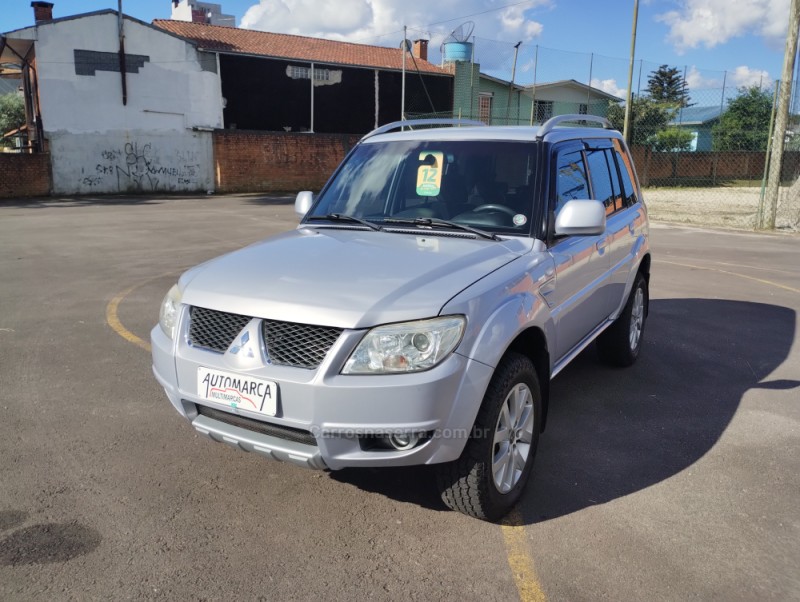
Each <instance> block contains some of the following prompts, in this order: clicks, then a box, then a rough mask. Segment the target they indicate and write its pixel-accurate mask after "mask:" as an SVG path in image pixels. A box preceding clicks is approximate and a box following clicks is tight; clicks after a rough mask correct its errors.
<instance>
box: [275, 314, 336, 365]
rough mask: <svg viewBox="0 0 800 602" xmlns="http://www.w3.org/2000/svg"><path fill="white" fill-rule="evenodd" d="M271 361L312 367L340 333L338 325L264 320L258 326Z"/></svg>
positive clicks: (278, 363) (320, 361) (322, 357)
mask: <svg viewBox="0 0 800 602" xmlns="http://www.w3.org/2000/svg"><path fill="white" fill-rule="evenodd" d="M261 331H262V334H263V336H264V342H265V343H266V345H267V355H268V356H269V359H270V362H271V363H272V364H277V365H280V366H294V367H296V368H307V369H314V368H316V367H317V366H319V365H320V364H321V363H322V360H324V359H325V355H326V354H327V353H328V351H329V350H330V348H331V347H332V346H333V344H334V343H335V342H336V340H337V339H338V338H339V335H340V334H342V329H341V328H330V327H328V326H311V325H308V324H295V323H293V322H277V321H275V320H264V321H263V323H262V326H261Z"/></svg>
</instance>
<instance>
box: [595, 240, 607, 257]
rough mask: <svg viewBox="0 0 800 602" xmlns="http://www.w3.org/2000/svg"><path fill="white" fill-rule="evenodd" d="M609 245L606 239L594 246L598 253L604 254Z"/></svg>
mask: <svg viewBox="0 0 800 602" xmlns="http://www.w3.org/2000/svg"><path fill="white" fill-rule="evenodd" d="M607 244H608V241H607V240H606V239H605V238H604V239H603V240H601V241H598V242H597V243H596V244H595V245H594V246H595V248H596V249H597V250H598V251H600V252H601V253H602V252H603V251H604V250H605V248H606V245H607Z"/></svg>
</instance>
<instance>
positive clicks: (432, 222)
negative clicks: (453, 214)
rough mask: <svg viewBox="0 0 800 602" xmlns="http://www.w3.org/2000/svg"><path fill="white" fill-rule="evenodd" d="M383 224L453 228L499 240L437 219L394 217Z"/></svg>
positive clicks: (479, 231)
mask: <svg viewBox="0 0 800 602" xmlns="http://www.w3.org/2000/svg"><path fill="white" fill-rule="evenodd" d="M383 222H384V223H386V224H412V225H414V226H428V227H432V226H445V227H446V228H453V229H454V230H463V231H464V232H471V233H472V234H476V235H477V236H480V237H481V238H488V239H489V240H501V239H500V237H499V236H497V234H492V233H491V232H486V230H480V229H478V228H473V227H472V226H467V225H465V224H459V223H458V222H451V221H450V220H446V219H439V218H436V217H415V218H414V219H399V218H396V217H389V218H386V219H385V220H383Z"/></svg>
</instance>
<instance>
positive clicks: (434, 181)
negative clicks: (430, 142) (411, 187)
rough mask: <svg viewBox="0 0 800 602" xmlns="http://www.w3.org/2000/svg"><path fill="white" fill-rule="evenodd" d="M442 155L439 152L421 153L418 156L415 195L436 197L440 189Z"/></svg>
mask: <svg viewBox="0 0 800 602" xmlns="http://www.w3.org/2000/svg"><path fill="white" fill-rule="evenodd" d="M443 160H444V153H442V152H441V151H422V152H421V153H420V154H419V162H420V166H419V168H418V169H417V194H418V195H419V196H436V195H438V194H439V191H440V190H441V189H442V167H443V165H442V163H443Z"/></svg>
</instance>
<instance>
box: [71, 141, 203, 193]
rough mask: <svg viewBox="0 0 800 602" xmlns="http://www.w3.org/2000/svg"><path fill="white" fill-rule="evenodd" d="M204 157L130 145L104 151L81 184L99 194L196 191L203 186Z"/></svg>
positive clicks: (149, 145)
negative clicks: (201, 162)
mask: <svg viewBox="0 0 800 602" xmlns="http://www.w3.org/2000/svg"><path fill="white" fill-rule="evenodd" d="M200 155H201V153H199V152H197V151H192V150H186V149H179V150H174V149H173V150H172V151H170V152H159V151H158V149H157V148H156V147H155V146H154V145H153V144H152V143H146V144H139V143H138V142H127V143H126V144H125V145H124V147H122V148H120V149H114V148H108V149H104V150H102V151H101V152H100V154H99V157H98V159H97V161H96V163H95V164H94V165H92V166H90V167H83V168H81V174H80V182H79V184H80V186H81V187H83V188H88V189H90V190H92V189H96V190H98V191H100V190H103V191H107V190H114V189H115V190H116V191H118V192H154V191H159V190H160V191H164V190H195V189H197V188H200V187H202V186H203V178H202V169H201V165H200V161H201V156H200Z"/></svg>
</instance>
